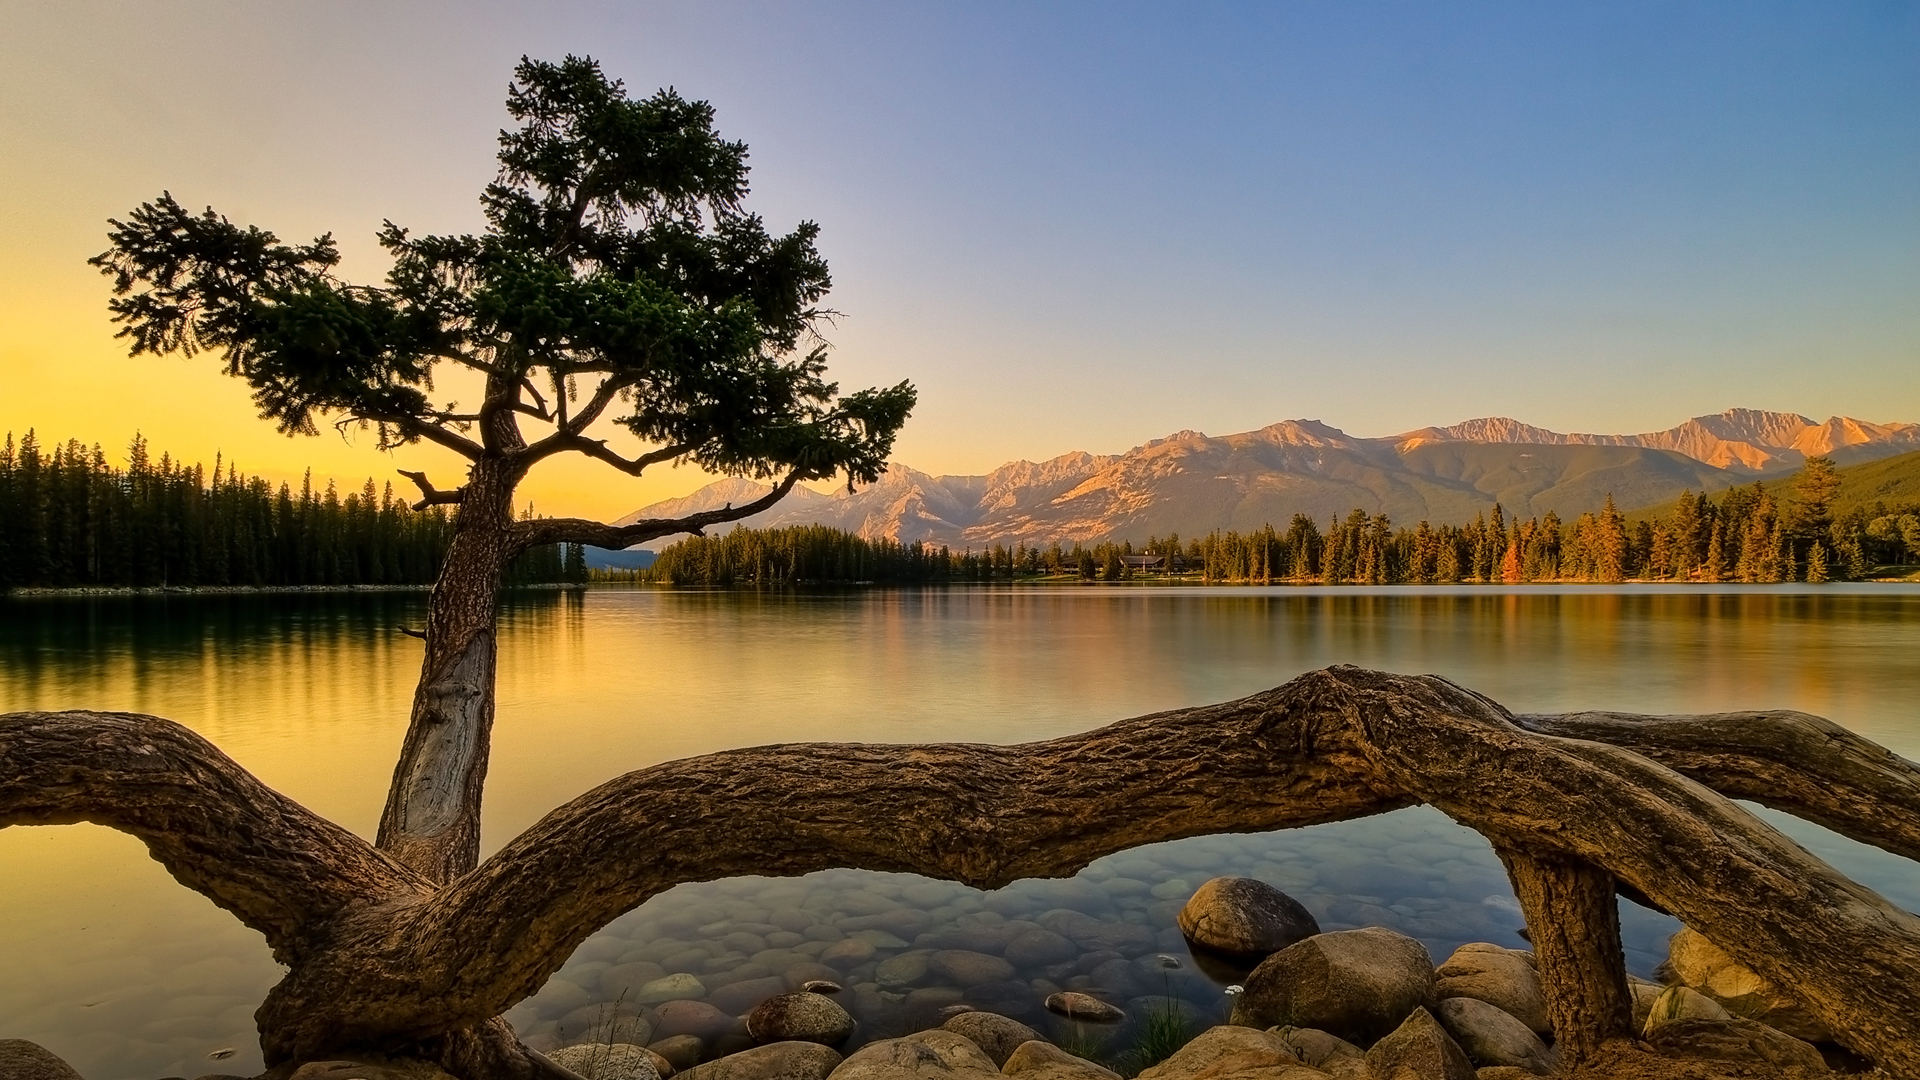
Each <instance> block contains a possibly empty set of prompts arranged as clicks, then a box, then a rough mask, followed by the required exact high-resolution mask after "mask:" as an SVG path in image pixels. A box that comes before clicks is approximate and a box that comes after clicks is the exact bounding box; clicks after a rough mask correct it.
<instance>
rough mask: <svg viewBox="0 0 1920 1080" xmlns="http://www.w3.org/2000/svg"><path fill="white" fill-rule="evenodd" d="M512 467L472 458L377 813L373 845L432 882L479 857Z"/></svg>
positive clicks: (509, 541) (508, 549)
mask: <svg viewBox="0 0 1920 1080" xmlns="http://www.w3.org/2000/svg"><path fill="white" fill-rule="evenodd" d="M515 479H516V478H515V477H514V476H512V474H511V472H510V471H509V469H508V467H507V466H506V465H505V464H503V463H502V462H499V461H495V460H483V461H479V462H476V463H475V464H474V466H473V469H472V471H471V473H470V476H469V480H468V483H467V485H466V488H465V492H464V497H463V499H462V501H461V503H460V509H459V511H458V513H457V514H456V517H455V522H454V534H453V543H452V545H451V546H450V547H449V548H448V550H447V557H446V561H445V562H444V563H443V564H442V569H441V571H440V577H439V579H438V580H437V581H435V582H434V585H433V592H432V593H431V595H430V596H429V598H428V601H427V628H426V646H427V649H426V656H425V658H424V659H422V660H421V662H420V682H419V684H418V685H417V686H416V687H415V689H414V693H413V713H412V716H411V718H410V719H409V721H408V723H407V734H406V738H405V740H404V741H403V742H402V743H401V746H400V757H399V761H398V763H397V764H395V766H394V770H393V781H392V783H391V784H390V785H389V787H388V788H387V805H386V809H385V810H384V811H383V812H382V813H381V815H380V832H379V838H378V846H379V848H380V850H382V851H385V852H387V853H388V854H390V855H392V856H393V857H394V858H395V859H398V860H399V861H400V862H401V863H403V864H405V865H407V866H409V867H412V868H413V869H415V870H417V871H419V872H420V873H421V874H423V875H425V876H426V877H427V878H428V879H429V880H431V881H438V882H446V881H452V880H453V879H454V878H456V877H459V876H460V875H461V874H464V873H466V872H467V871H469V870H472V869H473V868H474V866H475V864H477V863H478V862H479V859H480V801H481V796H482V793H483V792H484V791H485V788H486V780H487V756H488V751H489V748H490V746H491V744H492V741H493V738H492V736H493V703H494V665H495V657H496V652H497V645H496V642H495V636H494V616H495V608H496V607H497V605H498V604H499V600H500V586H501V576H502V575H503V574H504V573H505V571H506V568H507V563H508V562H509V561H510V560H511V559H512V558H513V556H514V555H515V554H516V552H515V551H514V549H513V536H512V529H511V525H512V502H511V500H512V498H513V482H514V480H515Z"/></svg>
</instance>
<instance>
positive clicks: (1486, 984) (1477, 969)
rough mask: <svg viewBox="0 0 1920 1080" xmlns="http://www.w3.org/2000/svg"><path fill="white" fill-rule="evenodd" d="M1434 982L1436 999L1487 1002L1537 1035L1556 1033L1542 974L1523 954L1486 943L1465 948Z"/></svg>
mask: <svg viewBox="0 0 1920 1080" xmlns="http://www.w3.org/2000/svg"><path fill="white" fill-rule="evenodd" d="M1434 978H1435V982H1434V987H1433V993H1434V996H1435V997H1437V998H1440V999H1443V1000H1444V999H1446V998H1474V999H1476V1000H1479V1001H1484V1002H1486V1003H1487V1004H1489V1005H1492V1006H1494V1007H1495V1008H1498V1009H1499V1010H1501V1011H1502V1012H1505V1013H1507V1014H1508V1015H1510V1016H1512V1017H1513V1018H1514V1019H1516V1020H1518V1021H1520V1022H1521V1023H1523V1024H1525V1025H1527V1029H1528V1030H1530V1031H1532V1032H1533V1033H1534V1034H1536V1035H1550V1034H1552V1033H1553V1023H1552V1021H1550V1020H1548V1019H1547V997H1546V993H1545V991H1544V990H1543V989H1542V987H1541V985H1540V973H1539V972H1538V971H1537V970H1535V968H1534V966H1533V964H1532V963H1531V962H1530V961H1529V960H1528V958H1527V955H1526V954H1525V953H1523V952H1520V951H1518V950H1515V949H1503V948H1501V947H1500V946H1498V945H1491V944H1486V943H1483V942H1473V943H1470V944H1467V945H1462V946H1460V947H1459V948H1458V949H1455V950H1454V953H1453V955H1452V956H1450V957H1448V958H1447V962H1446V963H1444V964H1441V965H1440V967H1439V969H1438V970H1437V971H1435V972H1434Z"/></svg>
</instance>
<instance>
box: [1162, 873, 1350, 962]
mask: <svg viewBox="0 0 1920 1080" xmlns="http://www.w3.org/2000/svg"><path fill="white" fill-rule="evenodd" d="M1177 922H1178V923H1179V925H1180V932H1181V933H1182V934H1185V935H1186V936H1187V940H1189V941H1192V942H1194V943H1196V944H1198V945H1202V946H1205V947H1206V948H1209V949H1212V950H1214V951H1215V952H1222V953H1227V954H1229V955H1232V956H1248V957H1251V956H1266V955H1268V954H1270V953H1277V952H1279V951H1280V950H1281V949H1284V948H1286V947H1287V946H1289V945H1291V944H1293V943H1294V942H1296V941H1299V940H1301V939H1303V938H1309V937H1312V936H1313V935H1315V934H1317V933H1319V932H1320V924H1319V923H1318V922H1316V921H1315V920H1314V917H1313V913H1312V912H1310V911H1308V910H1307V909H1306V908H1304V907H1302V906H1301V905H1300V902H1299V901H1298V900H1295V899H1294V898H1293V897H1291V896H1288V895H1287V894H1286V893H1283V892H1281V891H1280V890H1279V889H1276V888H1274V887H1273V886H1271V885H1269V884H1267V883H1266V882H1264V881H1258V880H1256V879H1254V878H1244V877H1217V878H1214V879H1213V880H1211V881H1209V882H1207V883H1206V884H1204V885H1202V886H1200V888H1199V889H1197V890H1195V891H1194V894H1193V896H1191V897H1190V898H1188V900H1187V904H1186V906H1185V907H1183V908H1181V909H1180V915H1179V918H1178V919H1177Z"/></svg>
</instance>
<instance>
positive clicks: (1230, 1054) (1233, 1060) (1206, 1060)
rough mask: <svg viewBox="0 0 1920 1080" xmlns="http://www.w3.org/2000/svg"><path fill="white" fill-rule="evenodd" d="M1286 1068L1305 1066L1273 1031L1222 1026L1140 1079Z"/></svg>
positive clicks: (1175, 1079)
mask: <svg viewBox="0 0 1920 1080" xmlns="http://www.w3.org/2000/svg"><path fill="white" fill-rule="evenodd" d="M1286 1066H1299V1067H1302V1068H1304V1067H1305V1066H1304V1064H1303V1063H1302V1062H1301V1060H1300V1057H1299V1055H1297V1054H1295V1053H1294V1050H1293V1047H1292V1046H1289V1045H1288V1044H1287V1040H1285V1039H1284V1038H1281V1037H1280V1036H1279V1035H1277V1034H1274V1033H1273V1032H1270V1031H1255V1030H1254V1029H1252V1028H1247V1027H1234V1026H1231V1025H1222V1026H1220V1027H1215V1028H1208V1029H1207V1030H1206V1031H1203V1032H1201V1033H1200V1034H1199V1035H1197V1036H1195V1037H1194V1038H1193V1039H1192V1041H1190V1042H1188V1043H1187V1045H1185V1046H1183V1047H1181V1048H1180V1049H1178V1050H1176V1051H1174V1053H1173V1056H1172V1057H1170V1058H1168V1059H1167V1060H1165V1061H1163V1062H1161V1063H1160V1064H1158V1065H1155V1066H1153V1067H1152V1068H1149V1069H1143V1070H1141V1072H1140V1078H1139V1080H1185V1078H1186V1077H1190V1076H1195V1075H1198V1074H1202V1073H1204V1074H1205V1075H1207V1076H1210V1077H1211V1076H1228V1075H1231V1074H1233V1073H1240V1072H1248V1071H1251V1070H1253V1069H1276V1068H1281V1067H1286ZM1262 1075H1263V1076H1264V1075H1265V1074H1262Z"/></svg>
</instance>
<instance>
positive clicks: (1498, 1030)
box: [1433, 997, 1555, 1076]
mask: <svg viewBox="0 0 1920 1080" xmlns="http://www.w3.org/2000/svg"><path fill="white" fill-rule="evenodd" d="M1433 1011H1434V1015H1435V1017H1436V1018H1437V1019H1438V1020H1439V1021H1440V1026H1441V1027H1444V1028H1446V1029H1447V1034H1449V1035H1452V1036H1453V1039H1454V1041H1455V1042H1457V1043H1459V1044H1460V1049H1462V1050H1465V1051H1466V1052H1467V1057H1468V1058H1469V1059H1470V1060H1471V1061H1472V1062H1473V1063H1474V1065H1475V1066H1478V1067H1488V1066H1493V1065H1511V1066H1514V1067H1516V1068H1521V1069H1525V1070H1527V1071H1528V1072H1531V1073H1538V1074H1540V1075H1541V1076H1547V1075H1549V1074H1551V1073H1552V1072H1553V1068H1554V1062H1555V1058H1554V1054H1553V1051H1551V1050H1549V1049H1547V1044H1546V1043H1544V1042H1541V1041H1540V1036H1538V1035H1535V1034H1534V1033H1533V1031H1532V1030H1531V1029H1529V1028H1528V1027H1527V1025H1525V1024H1523V1023H1521V1022H1520V1021H1519V1020H1518V1019H1516V1018H1514V1017H1513V1016H1512V1015H1510V1014H1508V1013H1506V1012H1504V1011H1502V1010H1501V1009H1500V1008H1499V1007H1498V1006H1495V1005H1489V1004H1487V1003H1486V1002H1484V1001H1481V1000H1480V999H1479V998H1470V997H1457V998H1446V999H1444V1000H1442V1001H1441V1002H1440V1003H1439V1004H1437V1005H1435V1006H1434V1010H1433Z"/></svg>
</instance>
